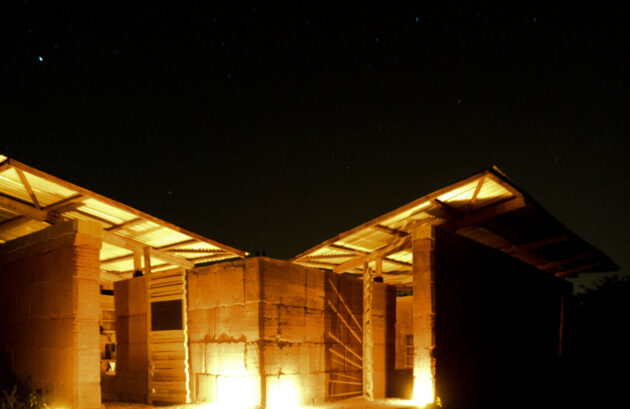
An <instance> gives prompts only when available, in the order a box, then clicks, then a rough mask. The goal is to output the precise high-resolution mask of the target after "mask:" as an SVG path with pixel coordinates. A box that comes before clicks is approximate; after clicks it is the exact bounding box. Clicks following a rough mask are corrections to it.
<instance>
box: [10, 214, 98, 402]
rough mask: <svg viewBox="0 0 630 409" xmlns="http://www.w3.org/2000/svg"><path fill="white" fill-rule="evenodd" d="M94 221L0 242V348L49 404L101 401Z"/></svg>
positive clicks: (67, 225) (65, 224)
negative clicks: (40, 391)
mask: <svg viewBox="0 0 630 409" xmlns="http://www.w3.org/2000/svg"><path fill="white" fill-rule="evenodd" d="M100 229H101V228H100V225H98V224H94V223H88V222H84V221H71V222H66V223H63V224H60V225H56V226H52V227H50V228H48V229H45V230H42V231H40V232H37V233H33V234H31V235H29V236H25V237H23V238H20V239H16V240H13V241H11V242H9V243H6V244H3V245H1V246H0V310H1V311H3V314H1V315H0V327H1V328H2V331H0V352H2V353H3V354H5V355H7V356H8V360H9V361H10V362H11V366H12V369H13V370H14V372H15V373H16V375H18V376H19V377H21V378H26V377H30V380H31V383H32V385H33V386H34V387H36V388H41V389H42V390H43V391H44V392H45V393H46V395H47V398H48V399H49V402H50V403H51V404H53V405H57V406H61V405H63V406H65V407H72V408H78V409H83V408H100V407H101V390H100V354H99V310H100V305H99V277H100V261H99V252H100V247H101V239H100V232H101V230H100Z"/></svg>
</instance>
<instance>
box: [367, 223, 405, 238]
mask: <svg viewBox="0 0 630 409" xmlns="http://www.w3.org/2000/svg"><path fill="white" fill-rule="evenodd" d="M371 227H372V228H373V229H374V230H378V231H382V232H384V233H387V234H391V235H392V236H396V237H405V236H407V235H409V233H408V232H406V231H403V230H398V229H392V228H391V227H387V226H383V225H382V224H375V225H374V226H371Z"/></svg>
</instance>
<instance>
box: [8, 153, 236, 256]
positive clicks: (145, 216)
mask: <svg viewBox="0 0 630 409" xmlns="http://www.w3.org/2000/svg"><path fill="white" fill-rule="evenodd" d="M6 162H8V163H9V164H10V165H11V166H13V167H14V168H16V169H21V170H23V171H25V172H28V173H30V174H33V175H35V176H39V177H41V178H43V179H46V180H48V181H49V182H53V183H56V184H58V185H60V186H63V187H65V188H66V189H69V190H73V191H75V192H77V193H80V194H82V195H84V196H86V197H89V198H93V199H96V200H98V201H100V202H103V203H105V204H108V205H110V206H113V207H116V208H118V209H121V210H124V211H126V212H129V213H131V214H134V215H136V216H138V217H141V218H143V219H146V220H150V221H152V222H154V223H157V224H159V225H162V226H164V227H167V228H169V229H171V230H174V231H176V232H179V233H182V234H185V235H187V236H190V237H192V238H195V239H197V240H199V241H202V242H205V243H208V244H210V245H212V246H214V247H218V248H222V249H224V250H225V251H227V252H229V253H233V254H235V255H237V256H238V257H241V258H245V257H247V255H248V253H247V252H246V251H243V250H239V249H236V248H234V247H230V246H228V245H226V244H222V243H219V242H217V241H214V240H212V239H208V238H207V237H203V236H201V235H198V234H196V233H193V232H190V231H188V230H186V229H183V228H181V227H179V226H176V225H174V224H172V223H169V222H166V221H164V220H161V219H159V218H157V217H154V216H151V215H149V214H147V213H144V212H141V211H139V210H137V209H134V208H133V207H131V206H127V205H125V204H123V203H120V202H117V201H115V200H113V199H110V198H108V197H105V196H102V195H99V194H98V193H94V192H92V191H90V190H88V189H85V188H82V187H80V186H77V185H75V184H73V183H70V182H68V181H65V180H63V179H60V178H58V177H56V176H52V175H50V174H48V173H46V172H42V171H41V170H39V169H35V168H33V167H31V166H28V165H25V164H24V163H21V162H19V161H16V160H15V159H11V158H9V159H7V160H6ZM109 224H113V223H111V222H110V223H109Z"/></svg>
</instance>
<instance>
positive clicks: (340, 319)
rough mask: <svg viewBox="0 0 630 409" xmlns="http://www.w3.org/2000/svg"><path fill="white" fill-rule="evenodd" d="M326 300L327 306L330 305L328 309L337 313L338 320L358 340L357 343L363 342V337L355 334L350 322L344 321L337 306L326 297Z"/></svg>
mask: <svg viewBox="0 0 630 409" xmlns="http://www.w3.org/2000/svg"><path fill="white" fill-rule="evenodd" d="M326 301H328V306H330V309H331V310H333V312H334V313H335V314H336V315H337V318H339V321H341V322H342V323H343V325H345V326H346V328H347V329H348V331H350V334H352V336H353V337H354V338H355V339H356V340H357V341H359V343H362V342H363V339H362V338H361V337H360V336H359V335H357V333H356V332H354V330H353V329H352V327H351V326H350V324H349V323H348V321H346V319H345V318H344V317H343V315H341V314H340V313H339V310H338V309H337V307H335V306H334V304H333V303H332V302H331V301H330V299H326Z"/></svg>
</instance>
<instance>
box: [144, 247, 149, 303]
mask: <svg viewBox="0 0 630 409" xmlns="http://www.w3.org/2000/svg"><path fill="white" fill-rule="evenodd" d="M142 255H143V258H144V275H145V276H146V277H147V278H146V280H147V283H150V282H151V247H149V246H147V247H145V248H144V249H143V251H142ZM148 290H149V293H148V294H147V296H148V298H147V299H148V300H150V299H151V298H150V296H151V285H150V284H149V285H148Z"/></svg>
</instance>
